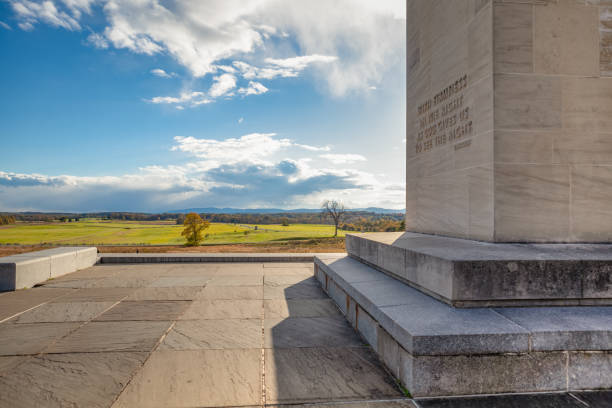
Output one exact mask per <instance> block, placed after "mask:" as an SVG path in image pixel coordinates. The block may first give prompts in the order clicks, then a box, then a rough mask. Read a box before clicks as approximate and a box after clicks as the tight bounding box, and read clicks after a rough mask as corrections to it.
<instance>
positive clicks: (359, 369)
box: [265, 348, 402, 404]
mask: <svg viewBox="0 0 612 408" xmlns="http://www.w3.org/2000/svg"><path fill="white" fill-rule="evenodd" d="M265 362H266V364H265V369H266V373H265V374H266V402H267V403H270V404H273V403H285V404H287V403H300V402H316V401H342V400H350V399H353V400H354V399H366V398H367V399H381V398H389V397H401V396H402V394H401V392H400V391H399V389H398V388H397V385H396V383H395V380H394V379H393V377H391V376H390V375H389V374H387V372H386V371H384V370H383V369H382V367H381V366H380V363H379V362H378V359H377V358H376V355H375V354H374V353H373V352H372V351H370V350H369V349H368V348H289V349H267V350H266V353H265Z"/></svg>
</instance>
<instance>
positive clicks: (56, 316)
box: [8, 302, 115, 324]
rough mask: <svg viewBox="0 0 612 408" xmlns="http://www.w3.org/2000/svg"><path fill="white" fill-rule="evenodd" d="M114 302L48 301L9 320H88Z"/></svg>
mask: <svg viewBox="0 0 612 408" xmlns="http://www.w3.org/2000/svg"><path fill="white" fill-rule="evenodd" d="M114 304H115V302H72V303H46V304H44V305H41V306H39V307H37V308H36V309H33V310H30V311H27V312H25V313H22V314H20V315H19V316H17V317H16V318H14V319H11V320H9V321H8V322H9V323H16V324H22V323H53V322H86V321H89V320H91V319H93V318H94V317H96V316H98V315H99V314H101V313H103V312H104V311H105V310H107V309H110V308H111V307H112V306H113V305H114Z"/></svg>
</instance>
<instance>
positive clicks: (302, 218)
mask: <svg viewBox="0 0 612 408" xmlns="http://www.w3.org/2000/svg"><path fill="white" fill-rule="evenodd" d="M199 215H200V216H201V217H202V219H203V220H206V221H207V222H209V223H210V222H221V223H227V224H251V225H270V224H277V225H278V224H280V225H284V226H288V225H291V224H327V225H333V224H334V222H333V219H331V218H330V217H327V216H326V214H325V213H324V212H309V213H278V214H268V213H266V214H255V213H253V214H251V213H248V214H199ZM0 216H1V217H2V218H1V221H0V225H5V224H7V223H14V222H16V221H23V222H58V221H59V222H69V221H79V220H81V219H83V218H97V219H103V220H119V221H166V222H173V223H176V224H177V225H183V224H184V222H185V214H177V213H157V214H147V213H135V212H100V213H33V212H32V213H4V214H2V215H0ZM6 220H10V222H7V221H6ZM404 226H405V224H404V214H403V213H397V214H378V213H373V212H367V211H346V212H345V214H344V215H343V218H342V222H341V223H340V225H339V227H340V228H341V229H343V230H346V231H355V232H370V231H385V232H390V231H403V230H404Z"/></svg>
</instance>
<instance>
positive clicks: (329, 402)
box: [215, 397, 414, 408]
mask: <svg viewBox="0 0 612 408" xmlns="http://www.w3.org/2000/svg"><path fill="white" fill-rule="evenodd" d="M398 401H410V402H413V403H414V400H413V399H411V398H406V397H403V398H383V399H380V398H378V399H377V398H374V399H346V400H335V401H334V400H327V401H315V402H290V403H283V402H275V403H273V404H267V405H266V407H270V408H272V407H280V406H283V407H285V406H295V407H298V406H299V407H309V406H314V407H319V406H322V405H333V406H336V405H349V404H355V403H364V402H367V403H369V402H398ZM215 408H219V407H215Z"/></svg>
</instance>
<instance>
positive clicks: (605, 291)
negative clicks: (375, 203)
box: [346, 232, 612, 307]
mask: <svg viewBox="0 0 612 408" xmlns="http://www.w3.org/2000/svg"><path fill="white" fill-rule="evenodd" d="M346 248H347V252H348V254H349V255H350V256H351V257H353V258H355V259H358V260H360V261H362V262H364V263H367V264H368V265H370V266H373V267H375V268H376V269H378V270H380V271H383V272H385V273H386V274H388V275H389V276H392V277H394V278H396V279H398V280H401V281H402V282H405V283H408V284H409V285H411V286H413V287H415V288H417V289H419V290H421V291H422V292H424V293H427V294H428V295H431V296H434V297H436V298H437V299H440V300H442V301H443V302H446V303H448V304H450V305H453V306H455V307H487V306H575V305H612V245H609V244H501V243H487V242H479V241H472V240H467V239H459V238H449V237H441V236H435V235H426V234H418V233H411V232H397V233H367V234H349V235H347V236H346Z"/></svg>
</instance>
